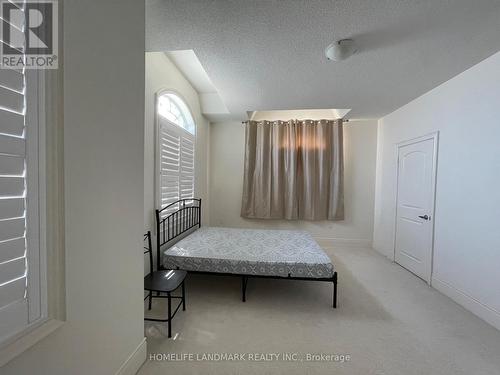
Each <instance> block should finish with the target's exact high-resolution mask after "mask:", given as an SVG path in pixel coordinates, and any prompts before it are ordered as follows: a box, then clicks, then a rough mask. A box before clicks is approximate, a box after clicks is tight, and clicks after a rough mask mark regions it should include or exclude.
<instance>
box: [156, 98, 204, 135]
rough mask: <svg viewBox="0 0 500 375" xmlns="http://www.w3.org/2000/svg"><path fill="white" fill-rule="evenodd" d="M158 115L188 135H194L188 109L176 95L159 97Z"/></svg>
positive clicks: (192, 122) (191, 118)
mask: <svg viewBox="0 0 500 375" xmlns="http://www.w3.org/2000/svg"><path fill="white" fill-rule="evenodd" d="M158 114H159V115H160V116H163V117H165V118H166V119H167V120H169V121H170V122H172V123H174V124H175V125H177V126H180V127H181V128H183V129H185V130H187V131H188V132H189V133H191V134H194V133H195V129H196V127H195V125H194V120H193V117H192V116H191V113H190V112H189V108H188V107H187V105H186V103H184V101H183V100H182V99H181V98H179V97H178V96H177V95H175V94H173V93H165V94H163V95H160V97H159V98H158Z"/></svg>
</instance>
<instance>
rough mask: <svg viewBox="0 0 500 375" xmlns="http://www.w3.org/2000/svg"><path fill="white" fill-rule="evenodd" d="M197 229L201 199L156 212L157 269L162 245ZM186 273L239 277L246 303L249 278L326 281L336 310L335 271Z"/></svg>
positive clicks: (161, 267)
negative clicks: (306, 273)
mask: <svg viewBox="0 0 500 375" xmlns="http://www.w3.org/2000/svg"><path fill="white" fill-rule="evenodd" d="M175 206H177V209H176V211H173V212H171V213H170V214H167V215H166V216H163V217H162V212H165V211H167V212H168V209H172V207H175ZM195 227H198V228H200V227H201V199H196V198H193V199H180V200H178V201H176V202H173V203H171V204H169V205H168V206H166V207H164V208H162V209H161V210H156V256H157V258H156V259H157V268H158V269H165V268H164V267H163V265H162V264H160V260H161V254H160V249H161V247H162V246H163V245H165V244H167V243H169V242H170V241H172V240H174V239H175V238H177V237H179V236H181V235H182V234H184V233H185V232H187V231H189V230H191V229H193V228H195ZM186 271H187V272H188V273H197V274H205V275H221V276H236V277H241V300H242V301H243V302H245V301H246V290H247V284H248V279H249V278H252V277H254V278H265V279H282V280H305V281H326V282H331V283H332V284H333V296H332V298H333V304H332V305H333V308H334V309H335V308H337V281H338V277H337V272H336V271H335V272H334V273H333V275H332V277H325V278H313V277H294V276H291V274H288V276H273V275H248V274H235V273H224V272H208V271H190V270H186Z"/></svg>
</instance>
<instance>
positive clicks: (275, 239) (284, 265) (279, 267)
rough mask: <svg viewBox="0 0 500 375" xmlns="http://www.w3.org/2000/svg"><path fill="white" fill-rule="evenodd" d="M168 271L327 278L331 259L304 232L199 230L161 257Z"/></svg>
mask: <svg viewBox="0 0 500 375" xmlns="http://www.w3.org/2000/svg"><path fill="white" fill-rule="evenodd" d="M163 254H164V255H163V265H164V266H165V267H166V268H167V269H176V268H179V269H182V270H186V271H201V272H216V273H229V274H243V275H261V276H280V277H304V278H330V277H332V276H333V273H334V267H333V264H332V262H331V261H330V258H328V256H327V255H326V254H325V252H324V251H323V250H322V249H321V248H320V247H319V245H318V244H317V243H316V241H314V239H313V238H312V237H311V235H310V234H309V233H307V232H304V231H290V230H256V229H235V228H219V227H202V228H200V229H198V230H196V231H195V232H193V233H191V234H190V235H188V236H187V237H185V238H184V239H182V240H181V241H179V242H178V243H176V244H175V245H174V246H173V247H171V248H170V249H167V250H166V251H164V253H163Z"/></svg>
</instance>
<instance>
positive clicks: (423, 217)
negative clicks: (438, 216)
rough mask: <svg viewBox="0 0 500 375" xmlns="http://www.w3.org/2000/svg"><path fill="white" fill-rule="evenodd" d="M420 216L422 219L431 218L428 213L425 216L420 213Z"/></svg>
mask: <svg viewBox="0 0 500 375" xmlns="http://www.w3.org/2000/svg"><path fill="white" fill-rule="evenodd" d="M418 217H419V218H421V219H424V220H430V219H431V217H430V216H427V215H423V216H422V215H419V216H418Z"/></svg>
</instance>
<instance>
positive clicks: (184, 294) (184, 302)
mask: <svg viewBox="0 0 500 375" xmlns="http://www.w3.org/2000/svg"><path fill="white" fill-rule="evenodd" d="M184 283H185V281H183V282H182V310H183V311H186V285H185V284H184Z"/></svg>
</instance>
